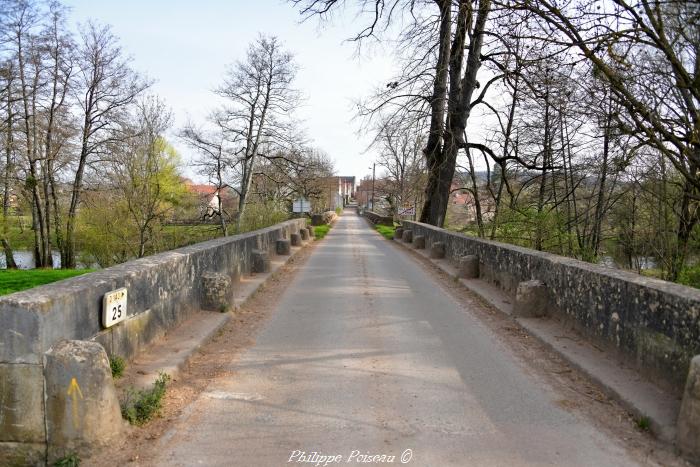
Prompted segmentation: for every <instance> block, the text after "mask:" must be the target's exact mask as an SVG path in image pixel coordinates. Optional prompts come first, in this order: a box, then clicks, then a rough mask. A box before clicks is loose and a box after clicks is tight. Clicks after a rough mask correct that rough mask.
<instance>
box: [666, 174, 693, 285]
mask: <svg viewBox="0 0 700 467" xmlns="http://www.w3.org/2000/svg"><path fill="white" fill-rule="evenodd" d="M696 199H697V189H696V188H695V185H693V184H692V183H691V182H690V181H689V180H686V182H685V184H684V186H683V197H682V199H681V208H680V216H679V218H678V228H677V230H676V239H677V246H676V249H675V251H674V255H673V258H672V261H671V270H670V271H669V277H668V280H670V281H676V280H678V276H679V274H680V272H681V271H682V270H683V267H684V266H685V260H686V257H687V256H688V242H689V240H690V236H691V234H692V232H693V227H695V224H696V223H697V221H698V213H697V205H696V203H697V201H696Z"/></svg>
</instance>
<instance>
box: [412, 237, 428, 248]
mask: <svg viewBox="0 0 700 467" xmlns="http://www.w3.org/2000/svg"><path fill="white" fill-rule="evenodd" d="M413 247H414V248H415V249H416V250H424V249H425V235H416V236H415V237H413Z"/></svg>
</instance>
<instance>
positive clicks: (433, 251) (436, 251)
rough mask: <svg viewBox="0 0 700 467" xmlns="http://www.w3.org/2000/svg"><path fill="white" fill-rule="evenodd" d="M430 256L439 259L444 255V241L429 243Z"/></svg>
mask: <svg viewBox="0 0 700 467" xmlns="http://www.w3.org/2000/svg"><path fill="white" fill-rule="evenodd" d="M430 257H431V258H435V259H440V258H444V257H445V243H444V242H434V243H433V244H432V245H430Z"/></svg>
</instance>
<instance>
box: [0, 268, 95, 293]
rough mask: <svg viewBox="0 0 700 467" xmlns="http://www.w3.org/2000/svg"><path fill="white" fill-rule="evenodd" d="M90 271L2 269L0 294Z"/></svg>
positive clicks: (0, 273)
mask: <svg viewBox="0 0 700 467" xmlns="http://www.w3.org/2000/svg"><path fill="white" fill-rule="evenodd" d="M92 271H94V269H15V270H4V269H2V270H0V295H6V294H10V293H13V292H19V291H20V290H26V289H31V288H32V287H36V286H38V285H43V284H50V283H51V282H56V281H60V280H63V279H68V278H69V277H75V276H80V275H81V274H86V273H88V272H92Z"/></svg>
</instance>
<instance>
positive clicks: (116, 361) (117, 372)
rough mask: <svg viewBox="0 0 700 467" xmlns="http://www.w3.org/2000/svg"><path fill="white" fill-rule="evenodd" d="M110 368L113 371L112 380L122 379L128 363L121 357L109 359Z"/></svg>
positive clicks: (113, 356) (116, 356) (115, 356)
mask: <svg viewBox="0 0 700 467" xmlns="http://www.w3.org/2000/svg"><path fill="white" fill-rule="evenodd" d="M109 367H110V368H111V369H112V378H114V379H117V378H121V377H122V375H123V374H124V369H125V368H126V362H125V361H124V359H123V358H121V357H120V356H119V355H112V356H111V357H109Z"/></svg>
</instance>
